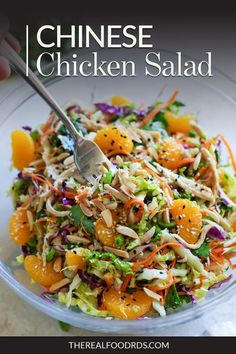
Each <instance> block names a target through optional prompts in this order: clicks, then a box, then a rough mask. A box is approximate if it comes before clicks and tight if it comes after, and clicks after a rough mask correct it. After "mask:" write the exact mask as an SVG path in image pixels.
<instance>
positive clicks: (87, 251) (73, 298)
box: [9, 91, 236, 320]
mask: <svg viewBox="0 0 236 354" xmlns="http://www.w3.org/2000/svg"><path fill="white" fill-rule="evenodd" d="M177 94H178V92H177V91H176V92H174V93H173V95H172V96H171V98H170V99H169V100H168V101H167V102H160V101H157V102H154V103H153V104H152V105H151V106H150V107H147V108H145V107H143V106H141V107H137V106H136V105H135V104H134V103H133V102H131V101H130V100H128V99H126V98H124V97H121V96H115V97H113V98H112V99H111V102H109V103H106V102H105V103H97V104H94V105H93V106H92V107H83V106H82V105H78V104H74V105H70V106H68V107H67V108H66V109H65V110H66V113H67V114H68V116H69V117H70V119H71V120H72V122H73V124H74V125H75V127H76V129H77V130H78V132H79V133H80V134H81V135H82V136H84V137H85V138H86V139H91V140H93V141H95V142H96V143H97V145H99V147H100V148H101V150H102V151H103V152H104V153H105V154H106V156H107V157H108V158H109V159H110V160H111V161H112V163H113V164H114V165H116V167H117V170H116V172H113V171H111V170H108V169H107V168H106V166H104V165H102V166H100V176H99V178H97V180H96V184H95V185H90V184H89V183H88V182H87V181H85V180H84V179H83V178H82V177H81V176H80V175H79V172H78V170H77V169H76V166H75V163H74V159H73V149H74V145H73V140H72V139H71V137H70V135H69V133H68V131H67V130H66V128H65V127H64V126H63V125H62V123H61V122H60V121H59V120H58V118H57V116H56V115H55V114H54V113H53V112H52V113H51V114H50V116H49V118H48V120H47V121H46V123H44V124H42V125H41V126H40V127H39V128H37V129H35V130H32V129H31V128H30V127H28V126H27V127H23V129H22V130H16V131H14V132H12V162H13V166H14V167H15V168H17V169H18V170H19V173H18V176H17V177H16V178H15V180H14V181H13V185H12V187H11V190H10V193H11V195H12V197H13V200H14V206H15V211H14V212H13V214H12V216H11V217H10V221H9V232H10V237H11V239H12V241H13V242H14V243H15V244H17V245H18V246H20V247H21V250H22V252H21V254H20V255H19V256H18V257H17V261H18V263H20V264H22V265H23V266H24V268H25V270H26V272H27V273H28V274H29V276H30V277H31V279H32V281H34V282H36V283H38V284H40V285H41V286H42V297H43V298H44V299H46V300H48V301H59V302H61V303H64V304H65V306H67V307H71V308H78V309H79V310H80V311H83V312H85V313H86V314H88V315H92V316H98V317H105V318H111V317H112V318H117V319H125V320H132V319H137V318H143V316H145V317H153V316H166V314H168V313H170V312H171V311H172V309H178V308H180V307H181V306H183V305H184V304H186V303H193V304H195V303H196V302H198V301H199V300H201V299H203V298H204V297H205V296H206V295H207V293H208V292H209V291H212V289H215V288H218V287H220V286H221V285H222V284H223V283H225V282H227V281H230V279H231V277H232V269H233V268H234V267H235V266H234V264H233V260H232V259H233V257H234V256H235V251H236V204H235V202H236V177H235V176H234V174H235V173H236V161H235V159H234V156H233V153H232V151H231V149H230V146H229V144H228V142H227V140H226V139H225V137H224V136H222V135H220V134H219V135H217V136H214V137H210V136H209V135H208V134H207V133H205V132H204V131H203V130H202V128H201V127H200V126H199V124H198V123H197V119H196V116H194V115H193V114H183V113H181V111H182V110H183V107H184V104H183V103H182V102H180V101H178V100H177V99H176V96H177ZM223 149H224V150H225V151H228V154H229V159H228V160H229V161H224V159H223V157H222V150H223Z"/></svg>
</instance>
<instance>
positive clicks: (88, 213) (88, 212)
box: [80, 203, 93, 218]
mask: <svg viewBox="0 0 236 354" xmlns="http://www.w3.org/2000/svg"><path fill="white" fill-rule="evenodd" d="M80 208H81V210H82V212H83V213H84V215H86V216H88V217H89V218H90V217H91V216H93V211H92V210H91V209H89V208H88V207H87V206H86V205H85V204H84V203H80Z"/></svg>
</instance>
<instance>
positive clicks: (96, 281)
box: [78, 269, 106, 289]
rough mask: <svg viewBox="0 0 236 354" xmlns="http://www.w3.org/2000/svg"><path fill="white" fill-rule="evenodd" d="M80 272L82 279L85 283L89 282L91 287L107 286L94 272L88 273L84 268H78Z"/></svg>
mask: <svg viewBox="0 0 236 354" xmlns="http://www.w3.org/2000/svg"><path fill="white" fill-rule="evenodd" d="M78 274H79V277H80V279H81V280H82V281H84V282H85V283H87V284H88V285H89V286H90V288H91V289H95V288H101V287H105V286H106V283H105V281H104V280H101V279H100V278H98V277H97V276H96V275H94V274H92V275H88V274H86V273H85V272H84V271H83V270H82V269H79V270H78Z"/></svg>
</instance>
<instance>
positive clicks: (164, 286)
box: [147, 272, 174, 297]
mask: <svg viewBox="0 0 236 354" xmlns="http://www.w3.org/2000/svg"><path fill="white" fill-rule="evenodd" d="M173 284H174V278H173V275H172V274H171V272H169V274H168V283H167V284H166V285H163V286H161V287H157V286H154V287H151V286H147V287H148V288H150V290H152V291H160V290H165V289H168V288H170V287H171V285H173ZM164 294H165V293H164ZM166 296H167V294H166ZM164 297H165V295H164Z"/></svg>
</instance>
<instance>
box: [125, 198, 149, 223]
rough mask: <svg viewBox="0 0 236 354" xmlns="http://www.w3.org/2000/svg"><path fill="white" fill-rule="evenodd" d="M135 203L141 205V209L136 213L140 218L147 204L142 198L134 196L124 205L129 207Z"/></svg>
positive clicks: (126, 207) (137, 217)
mask: <svg viewBox="0 0 236 354" xmlns="http://www.w3.org/2000/svg"><path fill="white" fill-rule="evenodd" d="M133 204H134V205H138V206H140V209H139V210H138V211H137V213H136V215H135V216H136V219H137V220H140V219H141V218H142V216H143V212H144V207H145V204H144V202H143V201H142V200H139V199H137V198H132V199H129V200H127V202H126V203H125V205H124V208H125V209H129V208H130V207H131V206H132V205H133Z"/></svg>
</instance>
